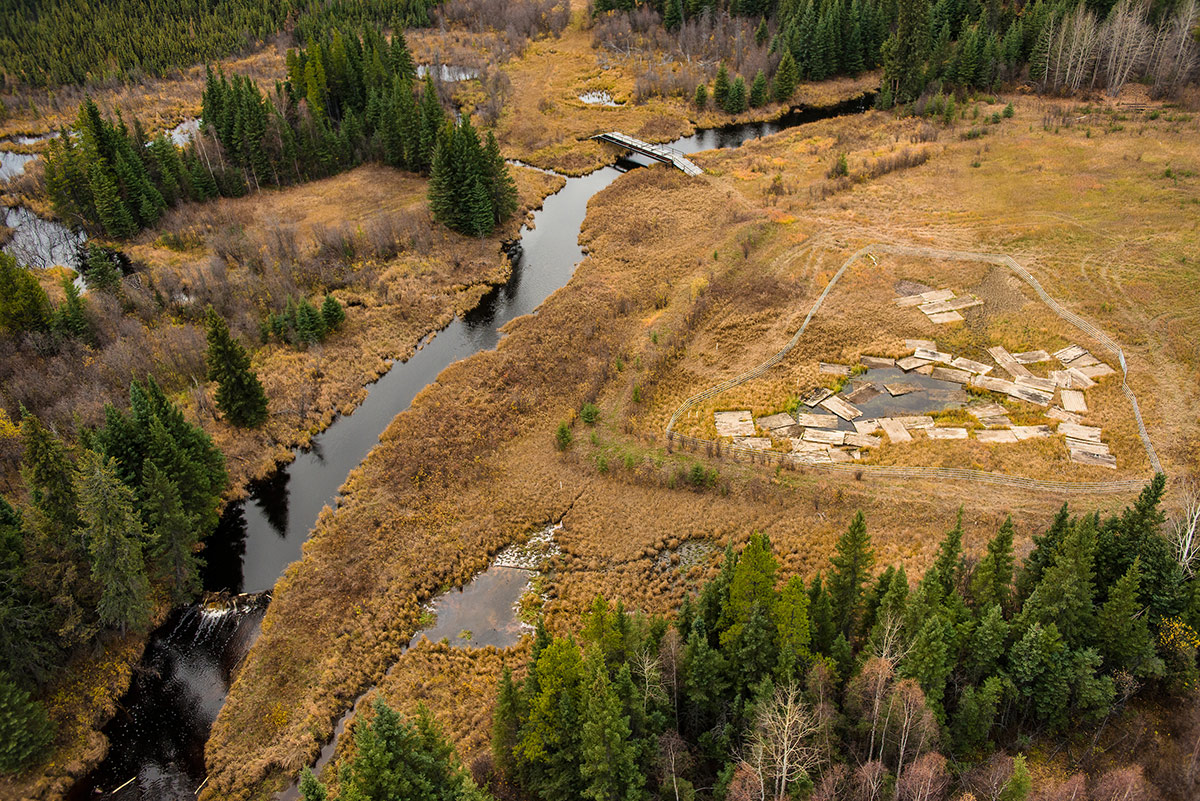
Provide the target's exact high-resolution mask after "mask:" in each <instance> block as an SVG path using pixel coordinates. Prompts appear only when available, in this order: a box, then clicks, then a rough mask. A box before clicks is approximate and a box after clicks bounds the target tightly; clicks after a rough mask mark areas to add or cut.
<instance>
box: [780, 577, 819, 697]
mask: <svg viewBox="0 0 1200 801" xmlns="http://www.w3.org/2000/svg"><path fill="white" fill-rule="evenodd" d="M775 626H776V631H777V637H776V639H777V642H778V643H779V673H780V675H782V676H783V677H784V678H792V677H793V676H798V675H801V674H802V673H803V671H804V670H805V668H806V667H807V666H808V662H809V660H810V659H811V658H812V653H811V652H810V651H809V644H810V643H811V642H812V623H811V622H810V621H809V618H808V591H807V589H806V588H805V586H804V580H803V579H801V578H800V577H799V576H792V577H791V578H790V579H788V582H787V584H785V585H784V586H783V591H782V592H780V594H779V601H778V602H777V603H776V604H775Z"/></svg>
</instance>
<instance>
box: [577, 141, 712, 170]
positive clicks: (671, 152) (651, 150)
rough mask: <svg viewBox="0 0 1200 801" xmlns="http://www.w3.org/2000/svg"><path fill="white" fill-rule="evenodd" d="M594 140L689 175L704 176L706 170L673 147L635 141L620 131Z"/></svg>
mask: <svg viewBox="0 0 1200 801" xmlns="http://www.w3.org/2000/svg"><path fill="white" fill-rule="evenodd" d="M592 138H593V139H599V140H600V141H601V142H608V143H609V144H612V145H616V146H617V147H620V148H624V149H625V150H630V151H632V152H634V153H639V154H641V155H643V156H645V157H646V158H651V159H654V160H655V161H661V162H662V163H664V164H672V165H674V166H675V167H677V168H679V169H680V170H682V171H683V172H684V173H686V174H688V175H703V174H704V170H702V169H700V168H699V167H697V166H696V165H695V164H694V163H693V162H692V161H691V160H690V159H688V157H687V156H685V155H683V153H681V152H680V151H678V150H676V149H675V148H673V147H667V146H666V145H652V144H650V143H649V142H643V141H642V140H641V139H634V138H633V137H632V136H629V135H627V134H623V133H621V132H620V131H609V132H608V133H602V134H596V135H595V136H593V137H592Z"/></svg>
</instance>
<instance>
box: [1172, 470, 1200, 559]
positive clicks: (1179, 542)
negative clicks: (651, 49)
mask: <svg viewBox="0 0 1200 801" xmlns="http://www.w3.org/2000/svg"><path fill="white" fill-rule="evenodd" d="M1180 500H1181V503H1180V507H1179V510H1178V511H1177V512H1176V513H1175V514H1174V515H1173V516H1172V517H1171V520H1170V522H1169V526H1170V531H1169V533H1168V535H1167V536H1168V539H1169V540H1170V542H1171V545H1172V547H1173V549H1174V551H1175V558H1176V559H1177V560H1178V561H1179V566H1180V567H1181V568H1182V569H1183V574H1184V575H1185V576H1187V577H1188V578H1189V579H1191V578H1195V577H1196V572H1197V569H1198V568H1200V488H1198V487H1197V485H1196V484H1194V483H1189V484H1187V485H1185V486H1184V487H1183V489H1182V491H1181V492H1180Z"/></svg>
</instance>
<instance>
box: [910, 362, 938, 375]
mask: <svg viewBox="0 0 1200 801" xmlns="http://www.w3.org/2000/svg"><path fill="white" fill-rule="evenodd" d="M913 372H915V373H917V374H918V375H932V374H933V362H930V363H929V364H922V365H921V366H920V367H918V368H917V369H916V370H914V371H913Z"/></svg>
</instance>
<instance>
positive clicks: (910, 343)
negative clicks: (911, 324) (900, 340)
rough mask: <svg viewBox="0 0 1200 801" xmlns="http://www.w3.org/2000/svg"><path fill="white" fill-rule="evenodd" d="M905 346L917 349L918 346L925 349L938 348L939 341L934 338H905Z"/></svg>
mask: <svg viewBox="0 0 1200 801" xmlns="http://www.w3.org/2000/svg"><path fill="white" fill-rule="evenodd" d="M904 347H906V348H908V349H909V350H916V349H917V348H924V349H925V350H937V343H936V342H934V341H933V340H932V339H906V340H904Z"/></svg>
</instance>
